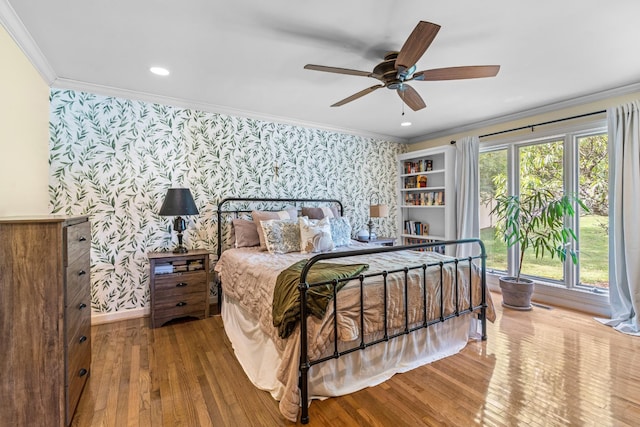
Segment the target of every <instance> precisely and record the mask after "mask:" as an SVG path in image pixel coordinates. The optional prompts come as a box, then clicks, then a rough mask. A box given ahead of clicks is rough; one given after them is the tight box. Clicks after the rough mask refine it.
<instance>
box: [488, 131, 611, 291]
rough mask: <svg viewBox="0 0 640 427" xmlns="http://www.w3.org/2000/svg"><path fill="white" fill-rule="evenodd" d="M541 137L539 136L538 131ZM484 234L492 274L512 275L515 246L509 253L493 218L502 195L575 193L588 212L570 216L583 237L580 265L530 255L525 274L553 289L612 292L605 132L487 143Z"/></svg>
mask: <svg viewBox="0 0 640 427" xmlns="http://www.w3.org/2000/svg"><path fill="white" fill-rule="evenodd" d="M537 133H538V132H537ZM479 169H480V205H481V207H480V212H481V214H480V228H481V230H480V232H481V238H482V240H483V241H484V243H485V246H486V248H487V268H488V269H489V271H493V272H497V273H498V274H499V275H500V274H504V273H509V274H513V273H514V272H515V271H516V270H517V264H518V262H519V259H518V257H517V256H516V253H517V248H512V249H509V248H507V247H506V245H505V244H504V242H503V240H502V236H501V235H500V234H499V233H496V229H495V222H496V221H495V218H493V217H492V215H491V214H490V212H491V209H493V199H494V198H495V196H496V195H498V194H505V193H506V194H526V192H527V191H528V190H529V189H531V188H546V189H549V190H551V191H553V192H554V193H562V192H565V193H574V194H577V195H578V196H579V197H580V199H581V200H582V201H583V202H584V203H585V205H586V206H587V207H588V208H589V212H583V211H580V209H579V206H576V207H575V208H576V210H577V211H578V212H579V215H577V216H575V217H574V218H572V219H571V218H567V222H568V224H569V225H571V226H572V228H573V229H574V231H575V232H576V234H577V235H578V238H579V247H576V248H574V249H576V250H577V252H578V263H577V264H576V265H574V264H573V263H572V262H571V259H570V258H568V259H567V260H566V261H565V262H564V263H562V262H561V261H560V260H559V259H557V258H553V259H552V258H551V257H545V258H543V259H535V255H534V253H533V252H531V251H530V252H528V253H527V254H526V255H525V260H524V261H523V268H522V274H523V275H526V276H529V277H531V278H534V279H536V281H538V282H540V281H542V282H544V283H547V284H550V285H556V286H565V287H567V288H573V289H583V290H592V291H594V292H601V291H603V290H606V289H607V288H608V280H609V267H608V266H609V259H608V254H609V250H608V241H609V238H608V225H609V223H608V213H609V203H608V189H609V182H608V178H609V164H608V151H607V133H606V130H605V129H603V128H602V127H597V124H591V125H590V126H589V125H588V124H587V125H582V126H581V128H577V129H572V130H570V131H567V132H557V129H556V131H555V132H554V134H553V136H551V135H550V136H549V137H544V136H543V137H538V138H536V139H535V140H533V139H532V140H526V139H514V140H510V141H505V142H501V143H494V144H483V146H482V147H481V153H480V159H479Z"/></svg>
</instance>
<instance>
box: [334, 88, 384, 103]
mask: <svg viewBox="0 0 640 427" xmlns="http://www.w3.org/2000/svg"><path fill="white" fill-rule="evenodd" d="M381 87H384V85H375V86H371V87H368V88H366V89H364V90H361V91H360V92H358V93H354V94H353V95H351V96H350V97H348V98H345V99H343V100H342V101H338V102H336V103H335V104H333V105H332V107H340V106H341V105H344V104H346V103H348V102H351V101H355V100H356V99H358V98H360V97H363V96H365V95H367V94H369V93H371V92H373V91H374V90H376V89H380V88H381Z"/></svg>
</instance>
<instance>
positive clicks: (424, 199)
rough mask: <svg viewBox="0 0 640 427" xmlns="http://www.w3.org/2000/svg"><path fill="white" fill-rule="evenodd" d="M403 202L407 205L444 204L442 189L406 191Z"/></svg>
mask: <svg viewBox="0 0 640 427" xmlns="http://www.w3.org/2000/svg"><path fill="white" fill-rule="evenodd" d="M404 204H405V205H409V206H444V191H442V190H440V191H426V192H420V193H407V194H405V195H404Z"/></svg>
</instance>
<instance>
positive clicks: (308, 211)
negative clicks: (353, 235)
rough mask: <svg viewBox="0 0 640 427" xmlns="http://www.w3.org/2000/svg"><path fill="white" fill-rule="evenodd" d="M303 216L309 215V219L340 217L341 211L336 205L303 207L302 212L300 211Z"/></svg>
mask: <svg viewBox="0 0 640 427" xmlns="http://www.w3.org/2000/svg"><path fill="white" fill-rule="evenodd" d="M300 214H301V215H302V216H306V217H309V219H322V218H327V217H328V218H338V217H339V216H340V212H338V208H334V207H330V208H329V207H323V208H305V207H303V208H302V212H301V213H300Z"/></svg>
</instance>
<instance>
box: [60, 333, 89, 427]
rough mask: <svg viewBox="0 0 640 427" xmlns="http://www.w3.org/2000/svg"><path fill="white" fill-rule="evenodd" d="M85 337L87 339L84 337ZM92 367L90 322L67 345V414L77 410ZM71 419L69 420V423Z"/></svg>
mask: <svg viewBox="0 0 640 427" xmlns="http://www.w3.org/2000/svg"><path fill="white" fill-rule="evenodd" d="M82 337H85V338H86V339H83V338H82ZM90 369H91V326H90V322H87V324H86V325H85V326H84V327H83V328H81V329H80V330H79V331H78V334H76V335H75V336H73V337H72V338H71V340H70V342H69V343H68V346H67V371H66V378H65V388H66V404H67V414H73V413H74V412H75V409H76V406H77V405H78V401H79V400H80V394H81V393H82V389H83V388H84V385H85V383H86V381H87V378H88V377H89V371H90ZM70 421H71V420H70V419H68V420H67V424H69V422H70Z"/></svg>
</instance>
